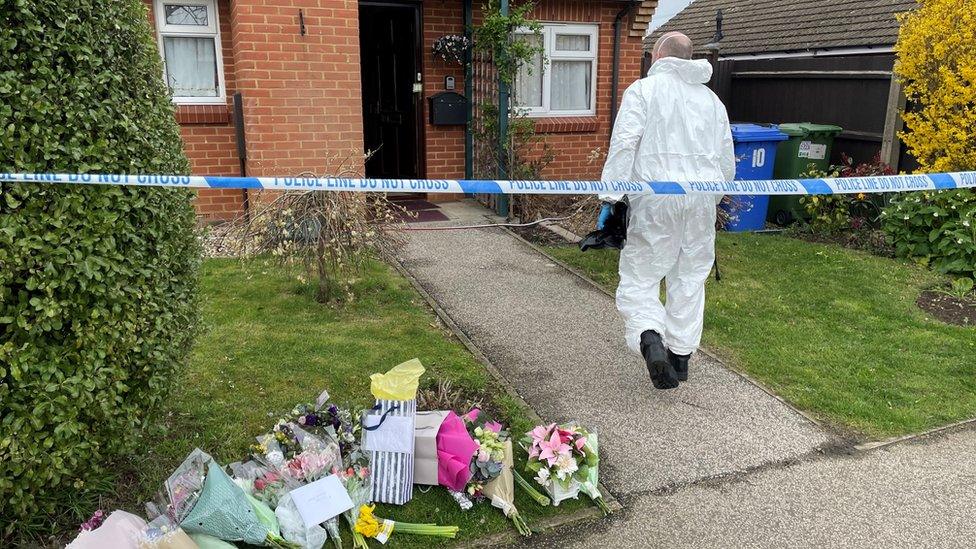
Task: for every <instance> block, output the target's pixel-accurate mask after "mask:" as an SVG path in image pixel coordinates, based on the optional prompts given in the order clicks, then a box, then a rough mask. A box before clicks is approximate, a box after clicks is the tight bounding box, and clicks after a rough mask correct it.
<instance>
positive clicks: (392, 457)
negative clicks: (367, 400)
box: [368, 399, 417, 505]
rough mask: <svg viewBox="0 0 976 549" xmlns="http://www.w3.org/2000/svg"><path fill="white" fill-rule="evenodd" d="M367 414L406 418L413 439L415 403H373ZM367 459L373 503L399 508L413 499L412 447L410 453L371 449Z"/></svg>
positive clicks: (402, 401) (385, 401)
mask: <svg viewBox="0 0 976 549" xmlns="http://www.w3.org/2000/svg"><path fill="white" fill-rule="evenodd" d="M371 414H374V415H375V414H378V415H381V416H394V417H409V418H410V433H411V434H410V438H411V440H413V430H414V420H415V416H416V414H417V401H416V400H379V399H378V400H377V401H376V406H374V407H373V410H372V412H371ZM380 421H381V422H382V419H381V420H380ZM368 453H369V460H370V465H371V473H372V474H371V475H370V476H371V478H372V483H373V501H374V502H380V503H392V504H394V505H403V504H404V503H407V502H408V501H410V500H411V499H412V498H413V459H414V455H413V448H412V447H411V449H410V453H402V452H387V451H375V450H371V451H369V452H368Z"/></svg>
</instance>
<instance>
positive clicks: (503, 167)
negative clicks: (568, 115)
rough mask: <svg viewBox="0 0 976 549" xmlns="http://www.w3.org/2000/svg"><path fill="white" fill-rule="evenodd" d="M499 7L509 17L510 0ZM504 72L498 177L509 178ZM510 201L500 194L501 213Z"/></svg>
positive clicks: (500, 80) (500, 95)
mask: <svg viewBox="0 0 976 549" xmlns="http://www.w3.org/2000/svg"><path fill="white" fill-rule="evenodd" d="M499 7H500V9H501V14H502V16H503V17H508V0H501V2H500V6H499ZM503 55H504V53H503ZM502 61H503V62H504V61H505V60H502ZM503 73H504V71H498V179H507V178H508V83H507V82H506V81H505V75H504V74H503ZM508 203H509V199H508V196H507V195H499V196H498V203H497V212H498V214H499V215H502V214H503V213H504V214H506V215H507V214H508Z"/></svg>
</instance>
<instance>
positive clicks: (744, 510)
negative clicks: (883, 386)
mask: <svg viewBox="0 0 976 549" xmlns="http://www.w3.org/2000/svg"><path fill="white" fill-rule="evenodd" d="M974 453H976V430H974V429H973V428H971V427H970V428H964V429H962V430H957V431H955V432H952V433H947V434H942V435H936V436H934V437H930V438H927V439H921V440H913V441H909V442H903V443H899V444H896V445H892V446H888V447H886V448H882V449H878V450H873V451H870V452H858V453H856V454H855V455H851V456H828V457H823V458H820V459H814V460H809V461H805V462H802V463H799V464H796V465H792V466H786V467H781V468H770V469H767V470H764V471H760V472H757V473H755V474H752V475H747V476H743V477H741V478H733V479H730V480H729V481H728V482H723V483H702V484H698V485H693V486H689V487H686V488H684V489H681V490H678V491H675V492H674V493H671V494H665V495H657V496H655V495H647V496H643V497H639V498H633V499H631V500H628V501H624V506H625V507H624V510H623V511H622V512H621V513H618V514H617V515H614V516H613V517H611V519H610V520H605V521H594V522H590V523H585V524H582V525H579V526H577V527H575V528H574V527H570V528H566V529H562V530H559V531H556V532H554V533H552V534H548V535H543V536H539V537H533V538H530V540H528V541H529V542H528V543H524V544H523V545H524V546H526V547H533V548H537V547H546V548H571V547H572V548H580V547H587V548H590V547H592V548H604V549H605V548H608V547H667V548H675V549H678V548H731V547H735V548H769V549H780V548H784V547H790V548H807V547H809V548H823V547H884V548H889V547H897V548H902V547H903V548H906V549H908V548H912V549H916V548H930V547H931V548H951V547H958V548H964V547H973V546H974V545H976V541H974V540H976V521H974V520H973V516H974V514H976V460H974V459H972V456H973V455H974Z"/></svg>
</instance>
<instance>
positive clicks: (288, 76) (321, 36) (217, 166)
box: [146, 0, 641, 221]
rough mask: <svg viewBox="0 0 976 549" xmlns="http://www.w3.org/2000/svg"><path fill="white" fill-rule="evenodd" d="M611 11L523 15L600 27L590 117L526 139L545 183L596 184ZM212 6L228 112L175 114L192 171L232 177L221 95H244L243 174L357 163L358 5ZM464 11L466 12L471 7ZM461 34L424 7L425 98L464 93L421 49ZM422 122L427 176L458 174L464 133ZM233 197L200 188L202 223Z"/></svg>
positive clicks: (233, 202)
mask: <svg viewBox="0 0 976 549" xmlns="http://www.w3.org/2000/svg"><path fill="white" fill-rule="evenodd" d="M146 4H147V7H148V9H149V10H151V9H152V1H151V0H146ZM621 6H622V3H620V2H612V1H600V2H580V1H574V0H544V1H543V2H541V3H540V6H539V7H538V8H537V9H536V11H535V12H534V13H533V14H532V17H534V18H536V19H538V20H541V21H549V22H579V23H597V22H598V23H599V25H600V29H599V36H600V38H599V58H598V61H597V65H598V75H597V90H596V91H597V108H596V111H597V113H596V115H595V116H592V117H571V118H551V119H540V120H538V121H537V126H536V127H537V131H539V132H540V133H543V134H545V136H546V140H547V142H548V143H549V144H550V145H551V146H553V148H554V149H555V152H556V157H555V160H554V162H553V163H552V164H550V165H549V167H548V168H547V170H546V172H545V173H544V177H546V178H551V179H595V178H598V177H599V175H600V170H601V166H602V157H603V156H602V155H603V154H604V153H605V152H606V147H607V143H608V141H609V134H610V114H609V113H610V79H611V68H612V57H613V19H614V16H615V15H616V14H617V12H618V11H619V10H620V8H621ZM217 8H218V12H219V16H220V32H221V45H222V54H223V62H224V77H225V88H226V90H227V95H228V97H227V105H226V106H220V105H216V106H215V105H192V106H189V105H181V106H178V107H177V110H176V116H177V120H178V121H179V122H180V124H181V127H182V131H183V139H184V142H185V148H186V153H187V156H189V158H190V161H191V163H192V166H193V172H194V174H197V175H238V174H239V172H240V167H239V162H238V159H237V149H236V144H235V139H234V126H233V120H232V116H231V113H230V105H231V98H230V96H231V95H232V94H233V93H234V92H235V91H240V92H241V93H242V94H243V96H244V112H245V123H246V125H245V130H246V132H247V148H248V164H247V170H248V174H249V175H255V176H259V175H283V174H284V175H291V174H294V175H297V174H299V173H302V172H306V171H308V172H312V173H315V174H319V175H321V174H324V173H326V172H327V170H329V168H331V167H334V164H335V162H334V159H336V158H337V157H339V158H352V159H353V163H354V164H356V165H357V166H361V160H360V159H359V158H360V155H361V154H362V147H363V131H362V102H361V96H362V94H361V82H360V75H359V30H358V29H359V11H358V3H357V2H356V1H355V0H234V1H233V2H231V1H230V0H218V2H217ZM475 9H476V12H477V10H478V6H477V3H476V6H475ZM299 10H302V12H303V14H304V20H305V27H306V34H305V35H304V36H302V35H301V34H300V32H299V18H298V12H299ZM477 15H478V14H477V13H476V14H475V17H476V20H477ZM625 23H627V24H629V23H630V22H625ZM635 24H639V21H638V22H636V23H635ZM463 30H464V29H463V24H462V18H461V2H460V0H426V1H425V2H424V3H423V51H422V55H423V57H422V59H421V63H422V65H423V75H424V97H425V98H426V97H429V96H431V95H433V94H435V93H438V92H440V91H443V90H444V78H445V77H446V76H454V77H455V80H456V82H457V91H459V92H463V87H464V70H463V68H462V67H461V66H459V65H454V64H449V63H446V62H444V61H442V60H440V59H434V57H433V55H432V53H431V50H430V45H431V44H432V43H433V41H434V40H435V39H436V38H438V37H440V36H443V35H446V34H460V33H462V32H463ZM630 30H632V29H631V28H626V27H625V28H624V29H622V31H621V39H622V40H621V47H620V93H621V94H622V93H623V90H624V89H626V87H627V86H628V85H629V84H630V83H631V82H633V81H634V80H635V79H637V78H638V76H639V72H640V56H641V39H640V37H638V36H632V34H636V33H631V32H629V31H630ZM424 101H425V105H424V108H425V109H426V99H425V100H424ZM424 124H425V128H424V130H425V143H424V148H425V155H426V158H425V160H426V171H427V177H430V178H445V179H454V178H461V177H463V175H464V128H463V127H436V126H431V125H430V124H428V123H427V117H426V115H425V116H424ZM436 198H437V199H438V200H450V199H451V198H454V197H453V196H452V195H437V196H436ZM242 199H243V193H242V191H240V190H201V191H200V192H199V196H198V198H197V202H196V207H197V211H198V213H199V214H200V216H201V218H202V220H204V221H216V220H226V219H231V218H233V217H235V216H236V215H238V214H239V213H240V211H241V209H242V203H243V201H242Z"/></svg>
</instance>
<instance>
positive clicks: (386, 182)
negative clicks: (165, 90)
mask: <svg viewBox="0 0 976 549" xmlns="http://www.w3.org/2000/svg"><path fill="white" fill-rule="evenodd" d="M3 182H14V183H47V184H74V185H137V186H146V187H179V188H195V189H265V190H278V191H353V192H378V193H398V192H419V193H471V194H596V195H599V194H658V195H692V194H710V195H719V194H722V195H725V194H728V195H815V194H854V193H888V192H905V191H925V190H929V191H938V190H948V189H964V188H976V172H954V173H933V174H914V175H883V176H869V177H844V178H835V179H829V178H825V179H767V180H753V181H680V182H679V181H650V182H641V181H517V180H516V181H505V180H482V179H350V178H333V177H321V178H308V177H224V176H193V175H106V174H54V173H0V183H3Z"/></svg>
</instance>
